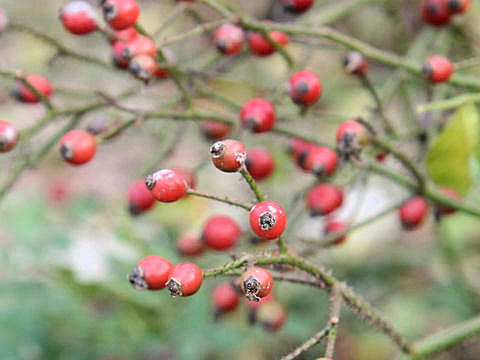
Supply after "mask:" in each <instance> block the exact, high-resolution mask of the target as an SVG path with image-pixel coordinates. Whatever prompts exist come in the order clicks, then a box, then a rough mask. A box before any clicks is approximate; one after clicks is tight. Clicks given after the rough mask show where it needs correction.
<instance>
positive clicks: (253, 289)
mask: <svg viewBox="0 0 480 360" xmlns="http://www.w3.org/2000/svg"><path fill="white" fill-rule="evenodd" d="M243 289H244V291H245V296H246V297H247V298H248V300H250V301H255V302H259V301H260V298H259V297H258V296H257V294H258V292H259V291H260V282H259V281H258V280H257V279H255V278H254V277H253V276H249V277H248V278H247V280H245V281H244V282H243Z"/></svg>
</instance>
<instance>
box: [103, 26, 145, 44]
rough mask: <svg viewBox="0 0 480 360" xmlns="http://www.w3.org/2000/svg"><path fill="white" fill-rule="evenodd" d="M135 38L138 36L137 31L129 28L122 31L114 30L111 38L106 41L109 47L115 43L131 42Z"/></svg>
mask: <svg viewBox="0 0 480 360" xmlns="http://www.w3.org/2000/svg"><path fill="white" fill-rule="evenodd" d="M109 36H110V35H109ZM137 36H138V31H137V29H135V28H134V27H129V28H126V29H124V30H114V31H113V36H111V37H110V38H109V40H108V41H109V42H110V44H111V45H113V44H115V42H117V41H123V42H128V41H130V40H133V39H134V38H135V37H137Z"/></svg>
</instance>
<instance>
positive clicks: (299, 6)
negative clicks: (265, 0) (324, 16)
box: [280, 0, 314, 14]
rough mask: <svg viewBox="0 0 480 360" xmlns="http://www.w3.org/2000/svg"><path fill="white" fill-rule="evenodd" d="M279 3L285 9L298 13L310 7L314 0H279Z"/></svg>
mask: <svg viewBox="0 0 480 360" xmlns="http://www.w3.org/2000/svg"><path fill="white" fill-rule="evenodd" d="M280 3H281V4H282V5H283V8H284V9H285V10H287V11H289V12H293V13H297V14H298V13H302V12H305V11H307V10H308V9H310V8H311V7H312V5H313V3H314V0H280Z"/></svg>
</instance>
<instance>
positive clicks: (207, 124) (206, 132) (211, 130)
mask: <svg viewBox="0 0 480 360" xmlns="http://www.w3.org/2000/svg"><path fill="white" fill-rule="evenodd" d="M231 129H232V127H231V126H230V125H228V124H225V123H221V122H218V121H212V120H205V121H202V124H201V130H202V133H203V136H204V137H205V138H206V139H207V140H220V139H223V138H224V137H225V136H227V135H228V133H229V132H230V130H231Z"/></svg>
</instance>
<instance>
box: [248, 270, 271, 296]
mask: <svg viewBox="0 0 480 360" xmlns="http://www.w3.org/2000/svg"><path fill="white" fill-rule="evenodd" d="M240 287H241V289H242V292H243V293H244V294H245V296H246V297H247V299H249V300H250V301H257V302H258V301H260V299H261V298H263V297H265V296H267V295H268V294H270V292H271V291H272V289H273V278H272V275H271V274H270V272H269V271H268V270H265V269H264V268H261V267H258V266H255V267H252V268H250V269H248V270H247V271H245V272H244V273H243V274H242V276H241V278H240Z"/></svg>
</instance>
